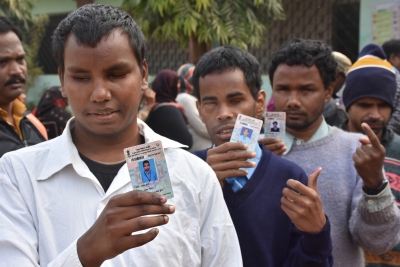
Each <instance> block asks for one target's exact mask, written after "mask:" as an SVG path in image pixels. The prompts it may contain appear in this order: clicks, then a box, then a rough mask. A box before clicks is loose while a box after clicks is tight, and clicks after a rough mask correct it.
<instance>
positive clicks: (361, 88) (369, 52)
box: [341, 44, 400, 267]
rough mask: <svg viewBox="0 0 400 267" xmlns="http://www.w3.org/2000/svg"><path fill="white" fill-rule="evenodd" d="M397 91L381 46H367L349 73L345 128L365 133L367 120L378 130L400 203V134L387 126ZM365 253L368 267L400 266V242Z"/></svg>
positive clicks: (390, 179)
mask: <svg viewBox="0 0 400 267" xmlns="http://www.w3.org/2000/svg"><path fill="white" fill-rule="evenodd" d="M395 93H396V76H395V70H394V69H393V68H392V66H391V65H390V63H389V62H387V61H386V56H385V54H384V52H383V50H382V49H381V48H380V47H379V46H378V45H375V44H370V45H367V46H366V47H365V48H364V49H363V50H362V51H361V56H360V57H359V59H358V60H357V61H356V62H355V63H354V65H353V66H352V67H351V68H350V70H349V73H348V76H347V80H346V87H345V90H344V92H343V101H344V104H345V106H346V110H347V111H348V113H349V119H348V121H346V122H344V123H343V124H342V126H341V127H342V129H343V130H347V131H349V132H357V133H364V130H363V128H362V127H361V124H362V123H367V124H368V125H369V126H370V127H371V129H372V130H373V131H374V132H375V134H376V136H377V137H378V138H379V140H380V143H381V144H382V145H383V146H384V147H385V149H386V156H385V160H384V168H385V173H386V178H387V179H388V180H389V183H390V187H391V190H392V193H393V194H394V196H395V200H396V203H400V184H399V182H400V136H398V135H397V134H396V133H394V132H393V130H392V129H389V128H387V123H388V121H389V119H390V116H391V114H392V111H393V102H394V96H395ZM386 183H387V181H384V184H386ZM365 255H366V258H365V259H366V266H368V267H384V266H385V267H386V266H400V264H399V262H400V244H398V245H396V246H395V247H394V248H393V249H392V250H391V251H389V252H386V253H384V254H381V255H374V254H372V253H370V252H368V251H366V252H365Z"/></svg>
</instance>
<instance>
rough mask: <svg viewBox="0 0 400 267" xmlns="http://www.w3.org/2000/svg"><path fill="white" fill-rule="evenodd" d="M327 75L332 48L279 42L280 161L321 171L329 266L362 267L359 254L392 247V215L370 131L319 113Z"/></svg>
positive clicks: (331, 73)
mask: <svg viewBox="0 0 400 267" xmlns="http://www.w3.org/2000/svg"><path fill="white" fill-rule="evenodd" d="M374 60H376V59H373V58H372V59H370V61H371V62H373V61H374ZM366 64H368V62H366ZM335 75H336V62H335V60H334V58H333V56H332V50H331V49H330V47H328V46H327V45H325V44H323V43H321V42H319V41H312V40H302V39H294V40H292V41H291V42H289V43H287V44H285V45H283V46H282V47H281V48H279V49H278V51H276V52H275V53H274V54H273V56H272V59H271V63H270V67H269V78H270V81H271V85H272V90H273V92H272V93H273V97H274V101H275V107H276V110H277V111H284V112H286V134H285V139H284V141H285V145H286V147H287V151H286V154H285V155H284V158H286V159H289V160H291V161H293V162H294V163H296V164H298V165H299V166H300V167H302V168H303V170H304V171H305V172H310V171H312V170H313V169H314V168H315V165H317V166H321V167H322V169H323V170H324V171H323V172H322V173H321V174H320V176H319V178H318V192H319V193H320V196H321V199H322V203H323V207H324V211H325V212H326V214H327V215H328V217H329V220H330V222H331V226H332V231H331V236H332V245H333V260H334V266H338V267H342V266H351V267H363V266H364V255H363V249H365V250H368V251H370V252H373V253H378V254H379V253H383V252H385V251H387V250H389V249H391V248H392V247H393V246H394V245H396V244H397V243H398V242H399V237H400V220H399V210H398V209H397V207H396V205H395V204H394V201H393V196H392V194H391V191H390V187H389V186H387V181H386V180H385V175H384V173H383V171H382V168H383V161H384V157H385V149H384V147H383V146H382V145H381V144H380V142H379V139H378V137H377V136H376V134H375V133H374V132H373V130H372V129H371V127H370V126H368V124H366V123H362V124H361V125H358V126H359V127H362V128H363V132H364V133H365V134H366V135H367V137H368V138H367V137H366V136H363V135H361V134H356V133H348V132H344V131H343V130H341V129H338V128H336V127H331V126H329V125H328V124H327V123H326V122H325V120H324V117H323V116H322V112H323V108H324V104H325V103H326V102H328V101H329V100H330V98H331V95H332V90H333V84H334V80H335ZM376 82H377V83H378V84H379V81H376ZM346 86H347V85H346ZM362 90H365V86H363V87H362Z"/></svg>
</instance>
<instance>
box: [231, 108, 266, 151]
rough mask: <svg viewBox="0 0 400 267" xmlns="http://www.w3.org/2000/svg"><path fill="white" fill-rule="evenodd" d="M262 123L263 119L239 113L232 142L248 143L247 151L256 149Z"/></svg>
mask: <svg viewBox="0 0 400 267" xmlns="http://www.w3.org/2000/svg"><path fill="white" fill-rule="evenodd" d="M262 125H263V121H262V120H259V119H256V118H253V117H249V116H246V115H243V114H239V115H238V116H237V119H236V123H235V127H234V129H233V132H232V136H231V140H230V142H238V143H243V144H247V145H248V148H247V151H254V150H255V149H256V145H258V135H259V134H260V131H261V127H262Z"/></svg>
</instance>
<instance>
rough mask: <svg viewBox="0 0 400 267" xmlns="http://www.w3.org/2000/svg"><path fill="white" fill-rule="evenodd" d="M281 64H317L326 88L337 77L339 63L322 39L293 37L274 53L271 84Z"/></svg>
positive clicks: (310, 65) (270, 76)
mask: <svg viewBox="0 0 400 267" xmlns="http://www.w3.org/2000/svg"><path fill="white" fill-rule="evenodd" d="M280 64H287V65H289V66H295V65H303V66H306V67H308V68H311V67H312V66H314V65H315V66H316V67H317V69H318V71H319V74H320V75H321V78H322V81H323V83H324V88H325V89H326V88H328V87H329V85H330V84H331V83H333V82H334V81H335V79H336V66H337V63H336V61H335V59H334V58H333V55H332V49H331V48H330V47H329V46H328V45H326V44H324V43H322V42H320V41H316V40H304V39H293V40H292V41H290V42H288V43H286V44H284V45H282V46H281V47H280V48H279V49H278V50H277V51H276V52H275V53H273V54H272V59H271V62H270V65H269V80H270V82H271V86H272V85H273V79H274V73H275V71H276V69H277V68H278V66H279V65H280Z"/></svg>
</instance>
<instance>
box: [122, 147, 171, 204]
mask: <svg viewBox="0 0 400 267" xmlns="http://www.w3.org/2000/svg"><path fill="white" fill-rule="evenodd" d="M124 154H125V158H126V163H127V166H128V170H129V175H130V177H131V182H132V187H133V190H142V191H146V192H154V193H159V194H162V195H164V196H166V197H167V198H168V199H170V198H173V197H174V192H173V191H172V185H171V180H170V177H169V173H168V168H167V162H166V160H165V154H164V149H163V147H162V143H161V141H154V142H150V143H146V144H143V145H138V146H133V147H128V148H125V149H124Z"/></svg>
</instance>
